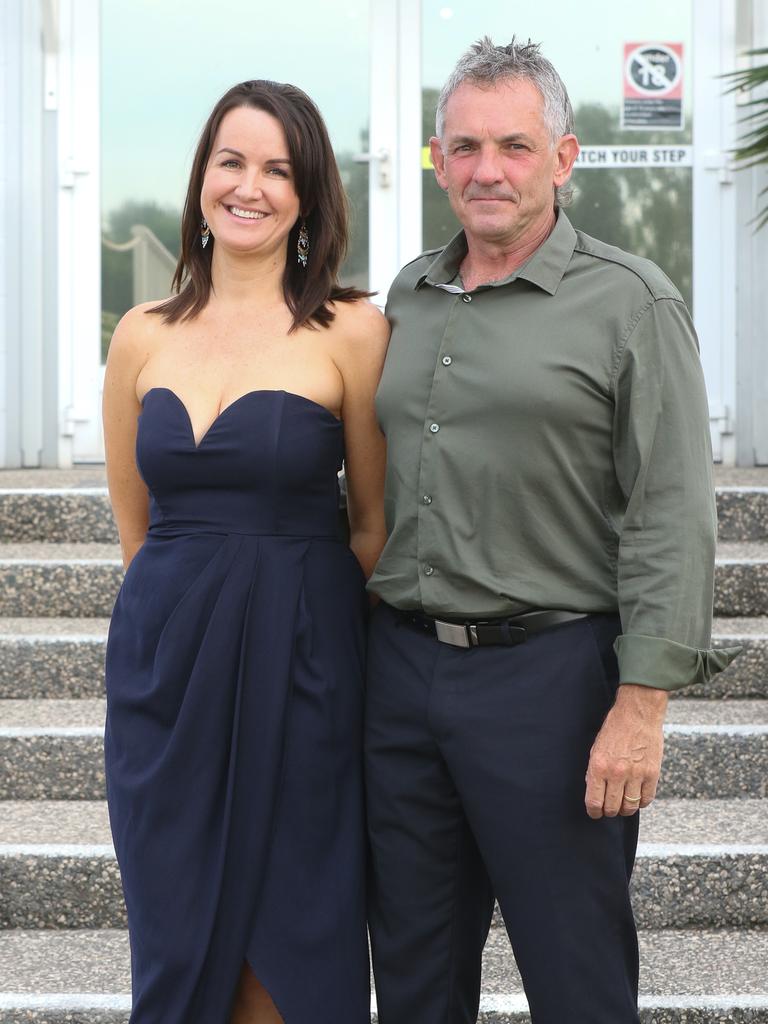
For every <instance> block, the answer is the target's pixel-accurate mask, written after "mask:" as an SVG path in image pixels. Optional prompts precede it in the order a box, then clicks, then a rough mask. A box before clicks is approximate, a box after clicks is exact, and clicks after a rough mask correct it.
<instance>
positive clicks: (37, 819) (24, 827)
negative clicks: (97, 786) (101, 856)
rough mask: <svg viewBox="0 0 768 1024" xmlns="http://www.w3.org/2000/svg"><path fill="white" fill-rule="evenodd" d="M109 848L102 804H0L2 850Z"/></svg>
mask: <svg viewBox="0 0 768 1024" xmlns="http://www.w3.org/2000/svg"><path fill="white" fill-rule="evenodd" d="M40 843H42V844H45V845H51V846H52V845H62V844H66V845H70V844H73V845H76V844H78V843H79V844H84V845H86V846H108V845H111V843H112V836H111V833H110V831H109V816H108V814H107V805H106V803H105V801H103V800H23V801H22V800H18V801H13V800H7V801H4V802H0V846H8V845H11V846H18V845H30V844H40Z"/></svg>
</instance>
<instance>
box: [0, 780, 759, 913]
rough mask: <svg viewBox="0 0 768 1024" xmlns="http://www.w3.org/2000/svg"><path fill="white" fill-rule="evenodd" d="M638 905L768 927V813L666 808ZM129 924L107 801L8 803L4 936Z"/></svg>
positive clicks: (645, 846)
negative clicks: (12, 930)
mask: <svg viewBox="0 0 768 1024" xmlns="http://www.w3.org/2000/svg"><path fill="white" fill-rule="evenodd" d="M633 899H634V904H635V912H636V915H637V920H638V925H639V926H640V927H641V928H645V929H653V928H686V927H688V928H698V927H737V928H743V927H768V804H767V803H766V802H765V801H761V800H742V801H727V800H726V801H695V800H694V801H673V800H659V801H657V802H656V804H655V805H653V806H652V807H651V808H649V809H648V810H647V811H645V812H643V814H642V817H641V842H640V846H639V849H638V859H637V865H636V868H635V875H634V879H633ZM123 924H124V910H123V900H122V891H121V888H120V879H119V872H118V869H117V864H116V861H115V859H114V851H113V848H112V843H111V836H110V832H109V825H108V819H107V810H106V805H105V804H104V803H103V802H100V801H54V802H47V801H42V800H31V801H20V802H13V801H7V802H5V803H0V929H7V928H116V927H122V926H123Z"/></svg>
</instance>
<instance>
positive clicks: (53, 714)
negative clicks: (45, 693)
mask: <svg viewBox="0 0 768 1024" xmlns="http://www.w3.org/2000/svg"><path fill="white" fill-rule="evenodd" d="M105 715H106V701H105V700H103V699H100V698H96V697H88V698H77V699H73V700H0V730H1V729H30V730H34V729H39V730H40V731H41V732H44V731H46V730H48V729H72V728H98V729H103V728H104V717H105Z"/></svg>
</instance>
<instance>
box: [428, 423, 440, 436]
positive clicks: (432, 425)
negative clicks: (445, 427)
mask: <svg viewBox="0 0 768 1024" xmlns="http://www.w3.org/2000/svg"><path fill="white" fill-rule="evenodd" d="M429 429H430V430H431V431H432V433H433V434H436V433H437V432H438V430H439V429H440V424H439V423H430V425H429Z"/></svg>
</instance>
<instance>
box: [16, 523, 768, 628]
mask: <svg viewBox="0 0 768 1024" xmlns="http://www.w3.org/2000/svg"><path fill="white" fill-rule="evenodd" d="M121 580H122V565H121V561H120V551H119V548H118V547H117V546H116V545H113V544H44V543H28V544H0V616H5V617H43V616H45V617H48V616H58V617H73V618H78V617H79V618H82V617H86V618H87V617H93V616H97V617H98V616H105V615H109V614H111V611H112V605H113V603H114V600H115V595H116V594H117V590H118V588H119V586H120V582H121ZM715 612H716V614H717V615H721V616H728V617H733V616H742V617H751V616H766V615H768V543H765V542H755V541H751V542H743V543H738V544H737V543H725V544H723V545H721V546H720V548H719V549H718V564H717V567H716V573H715Z"/></svg>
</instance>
